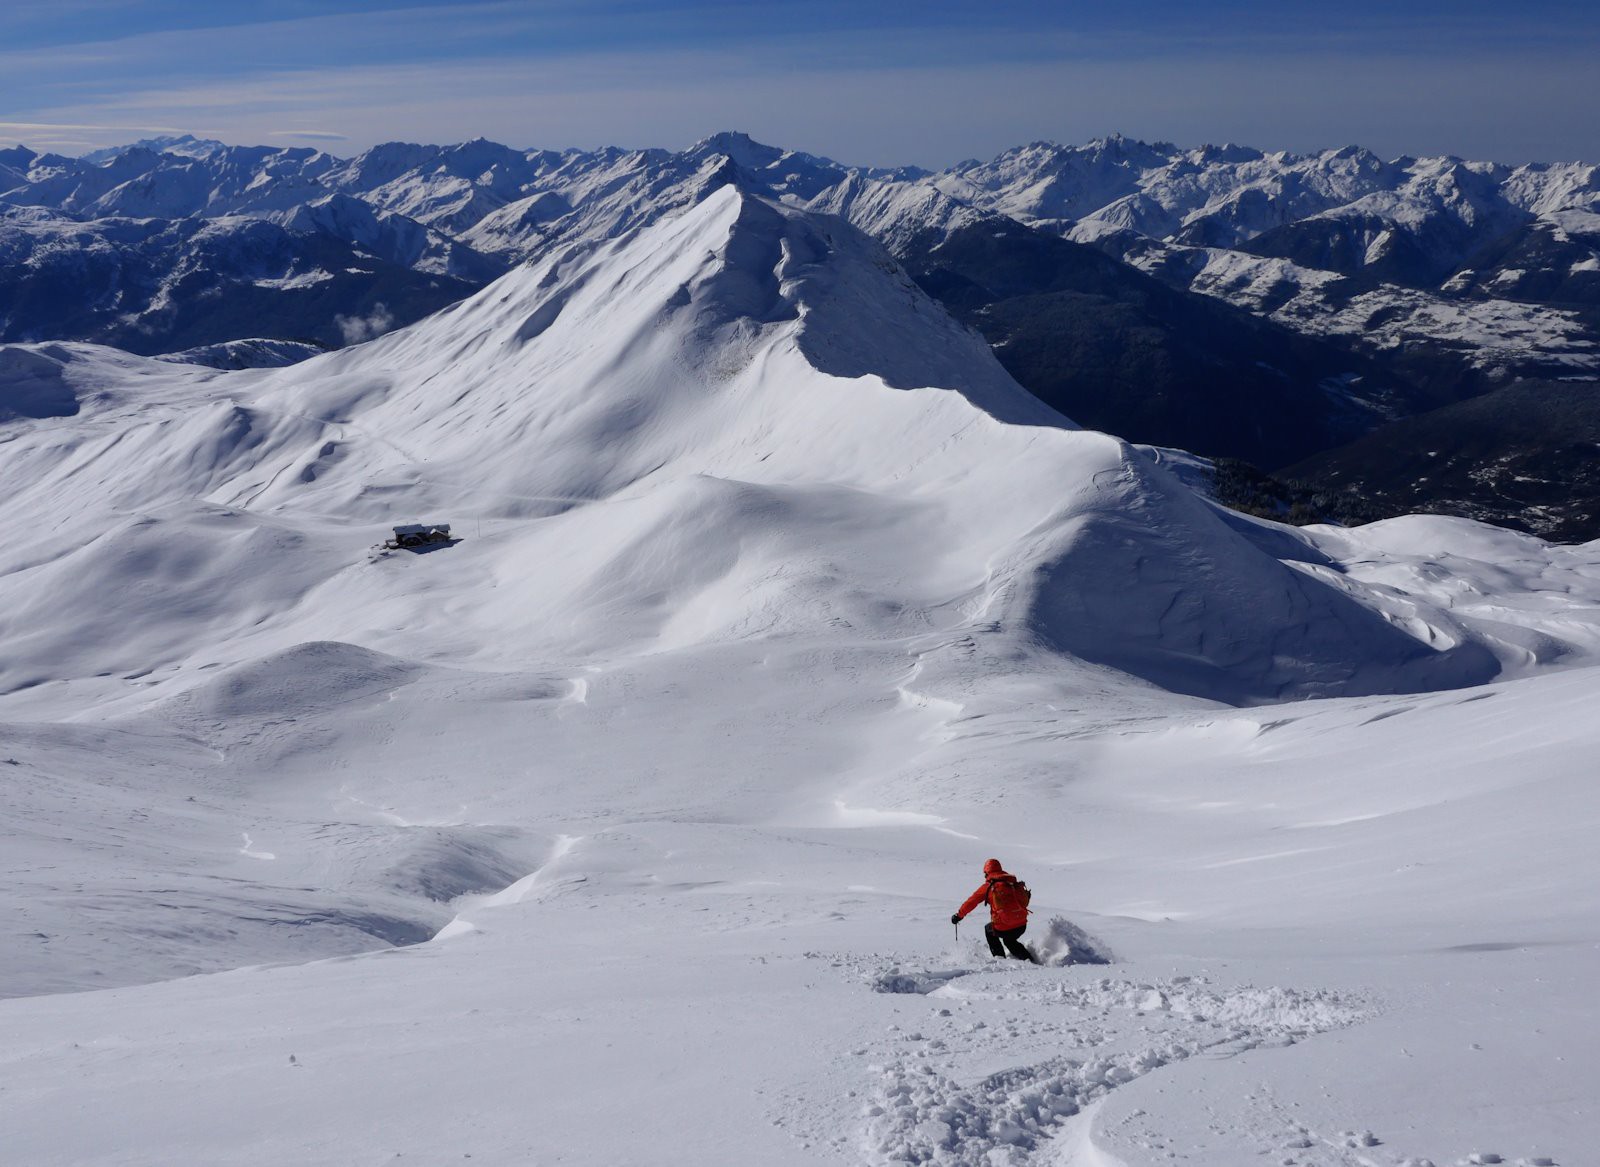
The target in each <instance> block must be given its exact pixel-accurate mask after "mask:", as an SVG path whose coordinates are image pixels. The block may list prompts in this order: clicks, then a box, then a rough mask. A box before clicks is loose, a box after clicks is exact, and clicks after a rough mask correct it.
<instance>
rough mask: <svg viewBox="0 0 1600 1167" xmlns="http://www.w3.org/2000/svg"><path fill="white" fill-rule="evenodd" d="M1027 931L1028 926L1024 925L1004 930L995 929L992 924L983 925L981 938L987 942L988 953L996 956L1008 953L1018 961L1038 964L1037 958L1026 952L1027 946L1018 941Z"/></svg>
mask: <svg viewBox="0 0 1600 1167" xmlns="http://www.w3.org/2000/svg"><path fill="white" fill-rule="evenodd" d="M1027 930H1028V926H1027V925H1026V924H1024V925H1023V926H1022V927H1020V928H1005V929H1000V928H996V927H995V926H994V925H993V924H985V925H984V926H983V938H984V939H985V940H987V941H988V942H989V951H990V952H992V953H994V954H995V955H996V956H1004V955H1005V954H1006V953H1007V952H1010V953H1011V955H1012V956H1014V957H1016V958H1017V959H1018V960H1031V961H1033V963H1034V964H1038V963H1039V960H1038V958H1037V957H1036V956H1034V955H1033V953H1031V952H1029V951H1028V946H1027V945H1026V944H1024V943H1023V942H1022V941H1021V939H1020V937H1021V936H1022V934H1023V933H1024V932H1026V931H1027ZM1002 943H1003V944H1004V945H1005V947H1004V948H1001V947H1000V945H1001V944H1002Z"/></svg>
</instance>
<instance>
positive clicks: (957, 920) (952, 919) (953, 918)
mask: <svg viewBox="0 0 1600 1167" xmlns="http://www.w3.org/2000/svg"><path fill="white" fill-rule="evenodd" d="M950 922H951V923H952V924H959V923H961V913H960V912H956V913H955V914H954V915H952V916H951V917H950Z"/></svg>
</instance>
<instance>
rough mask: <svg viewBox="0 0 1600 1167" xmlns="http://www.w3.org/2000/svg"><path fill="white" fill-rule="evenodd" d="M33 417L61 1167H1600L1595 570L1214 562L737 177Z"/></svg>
mask: <svg viewBox="0 0 1600 1167" xmlns="http://www.w3.org/2000/svg"><path fill="white" fill-rule="evenodd" d="M0 371H3V372H0V377H3V379H0V418H3V419H6V420H4V421H0V497H3V498H5V499H6V500H7V506H6V514H7V518H8V520H9V521H8V524H7V525H8V529H9V531H10V533H11V538H9V539H8V540H6V542H5V543H4V546H3V548H0V799H3V803H0V806H3V814H0V839H3V847H0V870H3V871H4V873H5V880H4V883H3V885H0V886H3V888H4V892H3V898H0V913H3V916H4V921H3V927H4V931H5V935H6V936H7V937H8V938H9V939H8V943H7V944H6V946H5V947H4V948H3V949H0V994H4V995H5V996H7V998H8V999H6V1000H3V1001H0V1162H4V1163H6V1164H7V1165H8V1167H9V1164H13V1163H15V1164H18V1165H28V1167H33V1165H40V1167H44V1165H50V1164H74V1165H78V1164H91V1163H92V1164H161V1165H169V1164H194V1165H201V1164H208V1165H209V1164H227V1163H239V1164H274V1165H275V1164H328V1165H339V1167H346V1165H350V1164H379V1163H383V1164H389V1163H423V1164H443V1163H455V1162H466V1161H468V1160H470V1161H471V1162H472V1163H474V1164H506V1165H511V1164H516V1165H522V1164H555V1163H572V1164H579V1163H582V1164H591V1163H592V1164H607V1165H612V1164H697V1165H700V1164H746V1163H760V1164H768V1163H771V1164H784V1163H794V1164H809V1163H819V1162H820V1163H828V1162H838V1163H868V1164H878V1163H907V1162H909V1163H943V1164H985V1165H990V1167H999V1165H1001V1164H1021V1163H1039V1164H1078V1165H1080V1167H1085V1165H1099V1167H1108V1165H1114V1164H1122V1165H1125V1167H1143V1165H1147V1164H1156V1163H1168V1162H1184V1163H1190V1164H1208V1165H1217V1167H1223V1165H1233V1164H1244V1163H1273V1164H1297V1165H1298V1164H1304V1165H1306V1167H1330V1165H1355V1164H1381V1165H1384V1167H1397V1165H1399V1164H1403V1163H1411V1164H1413V1165H1416V1164H1421V1163H1424V1162H1427V1161H1431V1162H1433V1163H1435V1164H1437V1165H1439V1167H1443V1165H1445V1164H1455V1163H1460V1162H1468V1163H1474V1162H1475V1163H1492V1162H1501V1161H1504V1162H1508V1163H1510V1162H1516V1161H1519V1160H1520V1161H1523V1162H1526V1163H1529V1164H1536V1163H1544V1162H1554V1163H1560V1164H1564V1165H1567V1167H1572V1165H1577V1164H1582V1163H1585V1162H1589V1161H1592V1160H1593V1156H1594V1153H1595V1147H1596V1146H1597V1144H1600V1108H1597V1105H1596V1101H1595V1096H1596V1095H1597V1094H1600V1091H1597V1090H1596V1085H1597V1083H1600V1048H1597V1047H1600V1041H1597V1039H1600V1004H1597V994H1596V985H1597V984H1600V979H1597V974H1600V879H1597V876H1600V860H1597V859H1596V858H1595V846H1594V843H1593V835H1594V828H1595V824H1596V821H1597V816H1596V809H1597V807H1600V794H1597V790H1596V784H1595V781H1594V778H1593V774H1592V771H1593V761H1592V759H1593V758H1594V756H1595V752H1596V745H1597V744H1600V724H1597V722H1596V719H1595V717H1594V714H1593V709H1594V707H1595V699H1596V696H1597V695H1600V682H1597V680H1596V677H1597V676H1600V674H1597V673H1596V672H1595V671H1594V669H1593V668H1592V667H1590V666H1592V665H1593V664H1594V663H1595V661H1596V659H1597V657H1600V547H1597V546H1595V545H1588V546H1583V547H1552V546H1548V545H1545V544H1543V543H1540V542H1539V541H1537V540H1534V539H1530V538H1526V537H1522V536H1516V535H1511V534H1508V533H1506V532H1499V531H1493V530H1491V529H1488V528H1483V527H1480V526H1478V525H1476V524H1472V523H1467V522H1461V521H1455V520H1448V519H1437V518H1427V519H1422V518H1413V519H1403V520H1394V521H1391V522H1389V523H1384V524H1378V525H1375V526H1372V527H1367V528H1362V529H1359V530H1356V531H1339V530H1333V529H1312V530H1309V531H1304V532H1297V531H1292V530H1289V529H1286V528H1279V527H1276V526H1272V525H1268V524H1261V523H1257V522H1254V521H1252V520H1247V519H1244V518H1241V517H1238V516H1229V515H1225V514H1223V513H1222V512H1219V511H1217V510H1216V509H1215V508H1213V507H1212V506H1211V505H1210V504H1209V503H1206V502H1204V501H1203V500H1201V499H1199V498H1198V497H1196V496H1195V495H1194V494H1192V493H1191V492H1190V491H1189V490H1188V489H1187V488H1185V487H1184V486H1183V485H1182V484H1181V483H1179V481H1178V480H1177V479H1176V478H1175V477H1173V476H1172V475H1171V474H1170V473H1169V472H1168V471H1167V470H1166V469H1164V468H1163V466H1162V465H1161V464H1159V463H1158V462H1157V461H1155V460H1153V459H1152V458H1151V457H1149V456H1147V455H1146V454H1144V453H1141V452H1139V451H1136V450H1134V449H1132V448H1130V447H1128V446H1125V445H1123V444H1122V443H1120V442H1117V441H1116V440H1114V439H1111V438H1108V437H1105V436H1104V435H1099V434H1092V433H1086V432H1082V431H1077V430H1073V429H1070V428H1065V427H1063V426H1062V424H1061V422H1060V419H1058V418H1054V417H1053V416H1051V415H1049V414H1047V413H1046V412H1045V411H1044V410H1043V409H1042V407H1040V406H1038V405H1037V404H1036V403H1034V402H1033V401H1032V399H1031V398H1028V397H1027V396H1026V395H1025V394H1024V393H1023V392H1022V391H1021V390H1020V389H1018V388H1017V387H1016V386H1015V385H1014V384H1013V383H1012V382H1011V381H1010V380H1009V378H1007V377H1006V375H1005V374H1004V372H1003V371H1002V370H1001V369H1000V368H999V366H998V365H997V364H996V363H995V362H994V360H993V358H992V357H991V356H990V354H989V353H988V351H987V349H986V348H985V347H984V345H983V344H982V342H981V340H979V339H978V338H977V337H976V336H974V335H972V334H969V333H967V332H965V331H963V330H962V329H961V328H959V327H958V326H957V325H955V324H954V323H952V322H951V321H950V320H949V319H948V318H947V317H946V316H945V315H944V314H943V312H942V311H941V310H940V309H938V308H937V307H936V306H935V305H934V304H932V303H931V302H930V301H929V300H927V299H926V298H925V297H924V296H923V295H922V294H921V293H920V292H919V291H917V290H916V288H915V287H914V286H912V285H911V284H910V283H909V281H908V280H907V279H906V278H905V276H904V275H903V273H901V272H900V271H899V269H898V268H897V267H896V266H895V265H894V264H893V263H892V261H890V260H888V258H887V257H886V256H885V255H884V254H883V252H882V251H881V250H879V249H878V248H877V247H876V246H875V245H873V244H871V243H869V242H868V241H866V240H865V239H864V238H863V237H861V236H859V235H858V234H856V233H855V232H854V231H852V230H851V229H849V228H847V227H845V226H844V225H843V224H841V223H839V222H838V221H836V220H831V219H826V218H821V217H813V216H810V215H807V214H805V213H802V212H798V211H794V210H789V209H781V208H777V207H775V206H773V205H771V204H769V203H767V202H764V201H762V200H760V199H757V198H754V197H751V196H748V195H741V194H740V193H739V192H738V191H737V190H736V189H735V188H734V187H732V186H726V187H722V188H721V189H719V190H716V191H713V192H711V193H709V194H708V195H707V196H706V197H705V198H704V199H703V200H702V201H700V202H699V203H698V204H697V205H695V206H693V207H692V208H691V209H689V210H688V211H686V212H685V213H683V214H682V215H680V216H678V217H676V218H672V219H666V220H663V221H661V222H659V223H657V224H655V225H654V226H651V227H649V228H647V229H646V230H645V231H643V232H642V233H641V234H639V235H636V236H634V237H631V238H627V239H622V240H619V241H616V242H613V243H608V244H605V245H602V246H599V247H595V248H591V249H580V250H574V251H572V252H570V253H566V254H562V255H557V256H551V257H548V258H546V259H544V260H543V261H541V262H540V263H539V264H537V265H536V266H534V267H531V268H527V269H523V270H519V271H516V272H513V273H512V274H511V275H509V276H507V277H505V278H504V279H503V280H501V281H499V282H498V283H496V284H494V285H491V286H490V287H489V288H488V289H486V290H485V291H484V292H483V293H481V294H480V295H478V296H476V297H474V298H473V299H472V300H469V301H467V302H465V303H463V304H460V305H457V306H456V307H454V308H451V309H449V310H447V311H445V312H443V313H440V314H439V315H437V316H435V317H433V318H430V319H429V320H426V321H423V322H422V323H420V324H418V325H416V326H414V327H412V328H409V329H406V330H402V331H400V332H396V333H393V334H390V335H389V336H386V337H384V338H382V339H380V340H377V341H374V342H372V343H370V344H367V345H363V346H359V347H356V348H351V349H346V350H343V351H340V352H338V353H333V354H329V355H327V356H322V357H316V358H313V359H311V360H309V361H305V362H303V363H301V364H298V365H295V366H292V367H290V368H285V369H272V370H253V371H246V372H217V371H213V370H210V369H202V368H195V367H184V366H178V365H173V364H171V363H163V362H158V361H142V360H139V359H137V358H130V357H127V356H125V355H122V354H117V353H114V352H111V351H110V350H104V349H95V348H92V347H90V346H72V345H40V346H26V347H21V348H13V349H10V350H7V351H4V352H0ZM74 407H75V408H76V412H75V413H73V412H70V411H71V410H72V409H73V408H74ZM417 520H422V521H445V522H449V523H451V524H452V526H453V531H454V533H455V534H456V535H457V536H459V537H460V538H459V541H458V542H455V543H453V544H451V545H448V546H441V547H438V548H437V549H433V550H430V551H428V552H426V553H423V554H412V553H408V552H392V553H388V554H374V553H373V552H372V551H371V550H370V547H371V545H372V544H373V543H375V542H376V541H378V540H379V539H380V538H382V536H383V535H384V534H385V533H386V531H385V526H386V524H388V523H391V522H410V521H417ZM990 855H995V856H998V857H1000V858H1001V859H1002V860H1004V861H1005V862H1006V864H1007V865H1008V866H1009V867H1010V868H1011V869H1012V870H1014V871H1015V872H1017V873H1018V874H1019V875H1021V876H1022V877H1023V878H1024V879H1026V880H1027V881H1028V882H1029V883H1030V884H1031V885H1032V887H1033V889H1034V892H1035V898H1034V909H1035V915H1034V922H1033V924H1032V925H1031V926H1030V928H1029V932H1028V936H1027V939H1028V940H1029V941H1030V942H1032V943H1033V944H1034V945H1035V946H1036V948H1038V950H1039V951H1040V952H1041V955H1043V956H1044V957H1045V960H1046V965H1045V967H1043V968H1035V967H1031V966H1021V965H1017V964H1011V963H1003V962H996V961H991V960H990V958H989V957H988V956H987V954H986V951H985V950H984V948H983V944H982V941H981V938H979V936H978V931H979V925H980V923H981V920H980V919H978V918H976V917H974V918H971V919H969V921H968V922H967V923H966V924H965V925H964V926H963V927H962V929H961V930H960V933H959V935H957V934H956V933H955V932H954V931H953V930H952V928H951V926H950V923H949V915H950V912H951V911H952V910H953V909H954V908H955V906H956V905H957V904H958V903H959V902H960V901H961V899H963V898H964V897H965V896H966V895H967V894H968V893H969V892H970V891H971V890H972V889H973V887H975V886H976V885H977V884H978V882H979V880H980V875H979V870H980V866H981V864H982V862H983V860H984V859H985V858H987V857H989V856H990ZM1089 958H1097V959H1107V958H1108V959H1109V963H1093V962H1088V963H1086V962H1085V961H1087V960H1088V959H1089ZM192 974H202V975H192ZM1474 1156H1476V1157H1475V1158H1474Z"/></svg>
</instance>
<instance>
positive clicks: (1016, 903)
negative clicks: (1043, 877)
mask: <svg viewBox="0 0 1600 1167" xmlns="http://www.w3.org/2000/svg"><path fill="white" fill-rule="evenodd" d="M1032 900H1033V893H1032V892H1031V891H1029V890H1028V885H1027V884H1025V883H1023V882H1022V880H1020V879H1017V878H1015V877H1012V878H1011V879H991V880H990V881H989V904H990V906H991V907H992V908H993V909H994V910H995V911H996V912H999V913H1001V914H1003V915H1014V914H1016V913H1018V912H1021V913H1023V914H1024V915H1026V914H1027V912H1028V904H1029V903H1030V902H1031V901H1032Z"/></svg>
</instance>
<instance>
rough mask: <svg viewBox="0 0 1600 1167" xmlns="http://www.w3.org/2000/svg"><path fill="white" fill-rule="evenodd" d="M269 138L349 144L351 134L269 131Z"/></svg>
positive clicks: (326, 131)
mask: <svg viewBox="0 0 1600 1167" xmlns="http://www.w3.org/2000/svg"><path fill="white" fill-rule="evenodd" d="M267 137H269V138H303V139H305V140H306V141H308V142H348V141H349V140H350V135H349V134H340V133H335V132H334V131H333V130H268V131H267Z"/></svg>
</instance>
